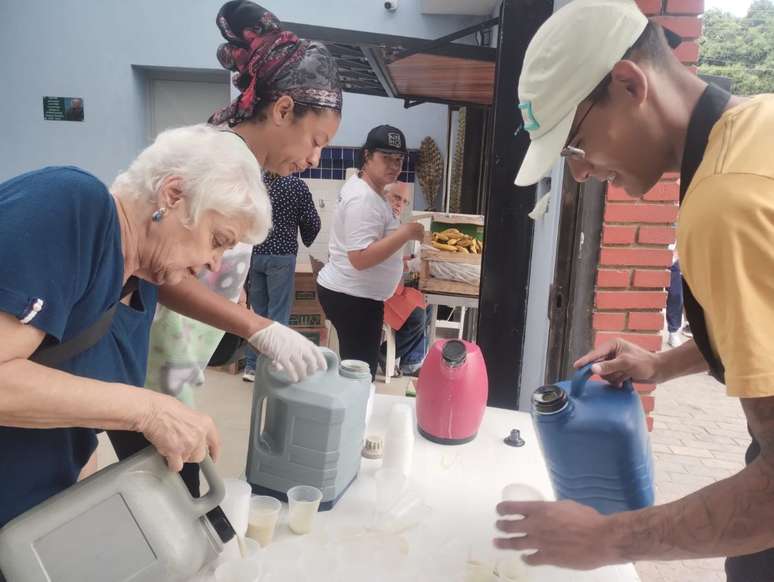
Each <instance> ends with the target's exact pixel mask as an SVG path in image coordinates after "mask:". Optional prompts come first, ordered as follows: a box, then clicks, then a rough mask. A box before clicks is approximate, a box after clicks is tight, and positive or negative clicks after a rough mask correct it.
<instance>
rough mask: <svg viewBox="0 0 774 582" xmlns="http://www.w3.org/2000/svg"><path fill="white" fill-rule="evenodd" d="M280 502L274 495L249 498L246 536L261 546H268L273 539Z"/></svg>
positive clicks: (280, 506) (280, 507)
mask: <svg viewBox="0 0 774 582" xmlns="http://www.w3.org/2000/svg"><path fill="white" fill-rule="evenodd" d="M280 509H282V503H280V502H279V500H278V499H275V498H274V497H269V496H267V495H255V496H253V497H252V498H251V499H250V515H249V517H248V518H247V537H248V538H251V539H253V540H255V541H257V542H258V543H259V544H260V545H261V547H264V548H265V547H266V546H268V545H269V544H270V543H271V542H272V540H273V539H274V530H275V528H276V527H277V520H278V519H279V514H280Z"/></svg>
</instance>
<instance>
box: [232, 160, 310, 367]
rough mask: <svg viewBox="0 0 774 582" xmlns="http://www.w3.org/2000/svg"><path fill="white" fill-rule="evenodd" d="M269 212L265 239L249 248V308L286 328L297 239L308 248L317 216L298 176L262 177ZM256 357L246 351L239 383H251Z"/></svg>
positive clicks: (305, 188)
mask: <svg viewBox="0 0 774 582" xmlns="http://www.w3.org/2000/svg"><path fill="white" fill-rule="evenodd" d="M264 182H265V183H266V187H267V188H268V190H269V198H270V199H271V210H272V231H271V234H270V235H269V238H267V239H266V241H264V242H263V243H261V244H260V245H257V246H256V247H254V248H253V258H252V265H251V266H250V275H249V277H248V282H247V288H248V293H247V295H248V299H249V301H250V307H251V308H252V309H253V310H254V311H255V312H256V313H257V314H258V315H262V316H264V317H268V318H269V319H271V320H273V321H278V322H280V323H282V324H283V325H287V324H288V321H289V320H290V308H291V307H292V306H293V283H294V278H295V273H296V255H297V254H298V236H299V233H300V235H301V241H302V242H303V243H304V245H305V246H306V247H307V248H308V247H310V246H312V243H313V242H314V240H315V239H316V238H317V235H318V234H319V232H320V215H319V214H318V213H317V208H316V207H315V205H314V200H312V193H311V192H310V191H309V187H308V186H307V185H306V182H304V181H303V180H302V179H301V178H299V177H298V176H284V177H283V176H278V175H276V174H271V173H268V172H267V173H266V174H264ZM256 357H257V354H256V353H255V351H253V350H251V349H248V352H247V356H246V362H245V370H244V373H243V374H242V380H244V381H245V382H253V381H255V360H256Z"/></svg>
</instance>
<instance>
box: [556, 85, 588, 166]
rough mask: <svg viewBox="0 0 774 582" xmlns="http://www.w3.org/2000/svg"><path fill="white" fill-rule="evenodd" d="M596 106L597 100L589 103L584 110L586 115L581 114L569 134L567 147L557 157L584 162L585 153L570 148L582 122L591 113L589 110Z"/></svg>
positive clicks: (572, 147)
mask: <svg viewBox="0 0 774 582" xmlns="http://www.w3.org/2000/svg"><path fill="white" fill-rule="evenodd" d="M596 104H597V100H596V99H595V100H594V101H592V102H591V105H590V106H589V108H588V109H586V113H584V114H583V117H581V119H580V121H579V122H578V125H576V126H575V129H574V130H573V132H572V133H571V134H570V137H569V138H567V145H566V146H564V147H563V148H562V151H561V153H560V154H559V155H561V156H562V157H563V158H570V159H573V160H584V159H586V152H585V151H584V150H582V149H581V148H577V147H575V146H571V145H569V144H571V143H572V142H573V141H575V138H576V137H578V133H580V129H581V127H582V126H583V122H584V121H586V118H587V117H588V116H589V113H591V110H592V109H594V105H596Z"/></svg>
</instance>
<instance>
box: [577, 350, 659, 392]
mask: <svg viewBox="0 0 774 582" xmlns="http://www.w3.org/2000/svg"><path fill="white" fill-rule="evenodd" d="M593 362H596V363H594V365H593V366H592V367H591V371H592V372H593V373H594V374H598V375H599V376H601V377H602V378H604V379H605V380H606V381H607V382H610V383H611V384H615V385H617V386H620V385H621V384H623V382H624V381H626V380H630V379H631V380H632V381H634V382H646V383H657V382H658V368H659V362H658V354H654V353H652V352H649V351H647V350H644V349H642V348H641V347H639V346H636V345H634V344H631V343H629V342H627V341H624V340H622V339H614V340H612V341H609V342H607V343H605V344H603V345H601V346H600V347H598V348H597V349H595V350H592V351H591V352H589V353H588V354H586V355H585V356H583V357H582V358H580V359H579V360H578V361H577V362H575V364H574V365H575V367H576V368H581V367H583V366H585V365H586V364H591V363H593Z"/></svg>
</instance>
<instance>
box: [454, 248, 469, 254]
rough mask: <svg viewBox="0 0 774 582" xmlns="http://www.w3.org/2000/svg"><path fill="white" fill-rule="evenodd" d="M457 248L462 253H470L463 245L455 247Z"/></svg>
mask: <svg viewBox="0 0 774 582" xmlns="http://www.w3.org/2000/svg"><path fill="white" fill-rule="evenodd" d="M457 249H458V250H459V252H461V253H463V254H465V255H469V254H470V251H469V250H468V249H466V248H465V247H457Z"/></svg>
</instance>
